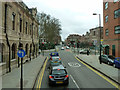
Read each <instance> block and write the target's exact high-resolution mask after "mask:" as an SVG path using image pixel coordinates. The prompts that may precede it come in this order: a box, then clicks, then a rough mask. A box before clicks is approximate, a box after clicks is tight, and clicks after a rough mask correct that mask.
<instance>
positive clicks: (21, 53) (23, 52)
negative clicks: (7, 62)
mask: <svg viewBox="0 0 120 90" xmlns="http://www.w3.org/2000/svg"><path fill="white" fill-rule="evenodd" d="M17 55H18V57H20V58H21V79H20V90H23V57H24V56H25V51H24V50H23V49H20V50H19V51H18V52H17Z"/></svg>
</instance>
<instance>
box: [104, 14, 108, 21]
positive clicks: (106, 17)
mask: <svg viewBox="0 0 120 90" xmlns="http://www.w3.org/2000/svg"><path fill="white" fill-rule="evenodd" d="M105 22H106V23H107V22H108V15H106V16H105Z"/></svg>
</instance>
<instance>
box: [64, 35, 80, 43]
mask: <svg viewBox="0 0 120 90" xmlns="http://www.w3.org/2000/svg"><path fill="white" fill-rule="evenodd" d="M80 40H81V35H78V34H70V35H69V36H68V37H67V39H66V44H69V45H74V44H76V43H77V42H78V41H79V42H80Z"/></svg>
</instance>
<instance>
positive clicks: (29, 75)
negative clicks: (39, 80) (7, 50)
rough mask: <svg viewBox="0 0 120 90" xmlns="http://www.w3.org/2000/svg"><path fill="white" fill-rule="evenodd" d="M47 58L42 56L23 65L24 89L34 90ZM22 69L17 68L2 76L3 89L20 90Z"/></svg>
mask: <svg viewBox="0 0 120 90" xmlns="http://www.w3.org/2000/svg"><path fill="white" fill-rule="evenodd" d="M45 58H46V57H44V56H42V55H40V56H38V57H37V58H35V59H32V60H31V61H29V62H26V63H25V64H24V65H23V82H24V85H23V87H24V88H32V87H33V85H34V81H35V79H36V76H37V74H38V72H39V70H40V68H41V66H42V64H43V62H44V60H45ZM20 70H21V67H20V68H15V69H13V70H12V72H10V73H7V74H5V75H3V76H2V88H20V74H21V72H20Z"/></svg>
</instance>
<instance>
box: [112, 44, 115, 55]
mask: <svg viewBox="0 0 120 90" xmlns="http://www.w3.org/2000/svg"><path fill="white" fill-rule="evenodd" d="M112 55H113V56H115V45H112Z"/></svg>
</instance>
